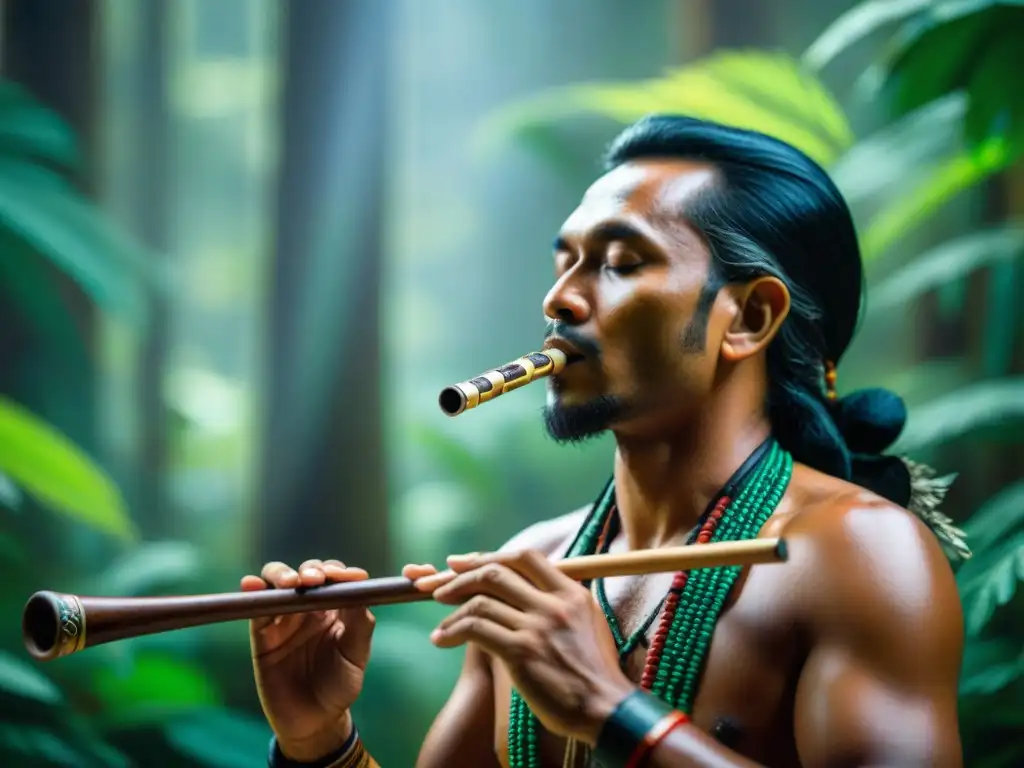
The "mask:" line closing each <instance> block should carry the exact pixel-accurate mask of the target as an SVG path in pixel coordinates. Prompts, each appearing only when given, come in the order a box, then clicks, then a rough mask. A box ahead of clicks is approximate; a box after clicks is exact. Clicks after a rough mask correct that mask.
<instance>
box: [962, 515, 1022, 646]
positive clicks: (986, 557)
mask: <svg viewBox="0 0 1024 768" xmlns="http://www.w3.org/2000/svg"><path fill="white" fill-rule="evenodd" d="M1021 579H1024V531H1022V532H1018V533H1017V535H1015V536H1012V537H1010V538H1008V539H1005V540H1004V541H1003V542H1002V543H1001V544H1000V545H999V546H996V547H992V548H990V549H988V550H985V551H984V552H983V553H981V554H980V555H978V554H976V555H975V556H974V557H972V558H971V559H970V560H968V561H967V562H966V563H965V564H964V566H963V568H961V569H960V571H959V572H958V573H957V582H958V583H959V585H960V593H961V598H962V600H963V604H964V619H965V629H966V632H967V634H968V636H970V637H974V636H976V635H978V634H979V633H980V632H981V630H982V629H984V628H985V625H986V624H988V621H989V619H990V618H992V614H993V613H994V612H995V610H996V608H998V607H999V606H1001V605H1006V604H1007V603H1008V602H1010V600H1011V599H1013V596H1014V594H1016V592H1017V582H1018V581H1020V580H1021Z"/></svg>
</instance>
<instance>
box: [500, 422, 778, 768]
mask: <svg viewBox="0 0 1024 768" xmlns="http://www.w3.org/2000/svg"><path fill="white" fill-rule="evenodd" d="M792 469H793V459H792V457H791V456H790V455H789V454H788V453H787V452H786V451H784V450H782V449H781V447H780V446H779V445H778V444H777V443H774V442H773V443H772V445H771V446H770V448H769V450H768V452H767V453H766V455H765V456H764V458H763V459H762V460H761V461H760V462H759V465H758V466H757V467H756V468H755V469H754V471H753V472H752V473H751V474H750V476H749V477H748V479H747V481H746V482H745V483H744V485H743V487H742V488H741V490H740V492H739V493H738V494H736V497H735V498H734V499H733V500H732V501H731V502H730V504H729V506H728V508H727V509H726V511H725V513H724V514H723V515H722V517H721V518H720V520H719V522H718V525H717V527H716V528H715V531H714V533H713V534H712V536H711V541H714V542H719V541H742V540H749V539H752V538H755V537H756V536H757V535H758V534H759V533H760V530H761V528H762V527H763V526H764V523H765V522H766V521H767V520H768V518H769V517H770V516H771V515H772V513H773V512H774V510H775V508H776V507H777V506H778V503H779V501H780V500H781V498H782V496H783V495H784V493H785V490H786V487H787V486H788V485H789V481H790V478H791V477H792ZM611 486H612V484H611V483H609V485H608V488H607V490H606V492H605V493H604V494H603V495H602V498H601V501H600V502H599V505H598V510H597V513H596V514H594V515H593V516H592V517H591V519H590V521H589V522H588V524H587V526H586V528H585V529H584V531H583V532H582V533H581V535H580V537H579V539H578V541H577V543H576V545H575V546H574V547H573V548H572V549H571V551H570V553H569V556H570V557H577V556H580V555H586V554H593V553H595V552H596V550H597V541H598V538H599V537H600V534H601V530H602V529H603V527H604V525H605V523H606V522H607V519H608V515H609V514H610V513H611V510H612V508H613V504H614V490H613V488H612V487H611ZM741 571H742V568H740V567H736V566H731V567H727V568H717V569H701V570H698V571H693V572H692V573H691V574H690V578H689V579H688V580H687V582H686V586H685V587H684V589H683V592H682V594H681V595H680V599H679V604H678V606H677V609H676V615H675V616H674V618H673V621H672V623H671V626H670V628H669V632H668V636H667V637H666V640H665V646H664V648H663V649H662V655H661V659H660V661H659V663H658V667H657V669H656V671H655V676H654V683H653V685H652V692H653V693H654V694H655V695H657V696H659V697H660V698H662V699H663V700H665V701H668V702H669V703H670V704H672V705H673V706H675V707H678V708H679V709H681V710H682V711H684V712H689V711H690V709H691V708H692V705H693V701H694V699H695V698H696V694H697V690H698V686H699V681H700V676H701V673H702V671H703V669H704V665H705V663H706V661H707V654H708V652H709V650H710V647H711V642H712V639H713V637H714V629H715V626H716V624H717V622H718V619H719V617H720V616H721V613H722V611H723V610H724V607H725V603H726V601H727V599H728V596H729V593H730V591H731V590H732V588H733V586H734V585H735V583H736V580H737V578H738V577H739V574H740V572H741ZM597 586H598V595H599V600H601V597H600V596H601V595H602V593H603V589H601V585H600V584H598V585H597ZM606 603H607V600H606V599H605V600H602V609H603V611H604V613H605V618H606V620H607V621H608V626H609V628H610V630H611V632H612V636H613V637H614V638H615V640H616V645H617V646H619V648H620V649H621V650H622V652H628V651H631V650H632V649H634V648H635V647H636V643H637V642H638V641H639V639H640V637H641V636H642V633H643V631H644V625H643V624H641V625H640V627H638V629H637V630H636V631H635V632H634V633H633V634H632V635H630V637H628V638H623V636H622V631H621V628H620V627H619V625H618V620H617V619H616V617H615V615H614V612H613V611H612V610H611V608H610V606H608V607H607V608H606V606H605V604H606ZM539 732H540V725H539V722H538V721H537V719H536V717H534V715H533V713H532V712H530V711H529V708H528V707H527V705H526V703H525V701H523V700H522V699H521V698H520V697H519V696H518V694H515V693H513V698H512V709H511V711H510V716H509V762H510V765H511V768H540V753H539V746H538V735H539Z"/></svg>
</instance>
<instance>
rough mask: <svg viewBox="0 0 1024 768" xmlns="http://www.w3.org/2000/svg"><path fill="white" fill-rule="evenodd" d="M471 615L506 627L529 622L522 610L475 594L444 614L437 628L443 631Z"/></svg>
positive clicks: (521, 626) (518, 625) (514, 627)
mask: <svg viewBox="0 0 1024 768" xmlns="http://www.w3.org/2000/svg"><path fill="white" fill-rule="evenodd" d="M471 616H475V617H476V618H478V619H486V620H487V621H491V622H494V623H495V624H499V625H500V626H503V627H505V628H506V629H523V628H524V627H526V625H527V624H528V622H529V617H528V616H527V615H526V614H525V613H523V612H522V611H517V610H516V609H515V608H513V607H512V606H510V605H507V604H506V603H503V602H501V601H500V600H495V599H494V598H492V597H485V596H484V595H477V596H476V597H474V598H472V599H471V600H469V601H468V602H466V603H465V604H464V605H461V606H459V608H457V609H456V610H455V611H453V612H452V613H451V614H449V615H448V616H446V617H445V618H444V619H443V620H442V621H441V623H440V624H438V625H437V628H438V629H440V630H441V631H442V632H443V631H444V630H446V629H448V628H449V627H452V626H454V625H455V624H458V623H459V622H460V621H462V620H463V619H465V618H468V617H471Z"/></svg>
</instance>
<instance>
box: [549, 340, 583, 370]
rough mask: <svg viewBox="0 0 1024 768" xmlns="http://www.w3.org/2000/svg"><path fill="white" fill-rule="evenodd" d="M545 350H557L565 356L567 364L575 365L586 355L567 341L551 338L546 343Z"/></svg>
mask: <svg viewBox="0 0 1024 768" xmlns="http://www.w3.org/2000/svg"><path fill="white" fill-rule="evenodd" d="M544 349H557V350H558V351H559V352H562V353H563V354H565V357H566V363H567V364H568V363H575V362H577V361H579V360H582V359H583V358H584V357H586V355H584V354H583V353H582V352H580V350H579V349H578V348H577V347H575V346H574V345H573V344H572V343H570V342H568V341H566V340H565V339H561V338H556V337H551V338H549V339H548V340H547V341H546V342H545V343H544Z"/></svg>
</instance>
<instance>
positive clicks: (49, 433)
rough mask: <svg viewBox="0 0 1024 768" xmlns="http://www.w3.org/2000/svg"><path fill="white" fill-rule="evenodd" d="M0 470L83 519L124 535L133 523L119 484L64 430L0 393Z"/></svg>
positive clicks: (130, 532)
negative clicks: (119, 489)
mask: <svg viewBox="0 0 1024 768" xmlns="http://www.w3.org/2000/svg"><path fill="white" fill-rule="evenodd" d="M0 471H2V472H3V473H4V474H6V475H7V476H8V477H10V478H11V479H12V480H13V481H14V482H16V483H17V484H18V485H19V486H20V487H21V488H22V489H23V490H24V491H26V492H28V493H29V494H31V495H33V496H35V497H36V498H37V499H39V500H40V501H42V502H44V503H46V504H49V505H50V506H52V507H53V508H54V509H56V510H58V511H60V512H63V513H64V514H67V515H69V516H70V517H72V518H74V519H76V520H78V521H79V522H81V523H84V524H86V525H89V526H92V527H93V528H95V529H97V530H100V531H103V532H105V533H109V534H112V535H114V536H117V537H119V538H122V539H131V538H133V537H134V528H133V525H132V522H131V520H130V519H129V517H128V513H127V511H126V508H125V503H124V500H123V499H122V498H121V494H120V492H119V491H118V489H117V487H116V486H115V485H114V483H113V482H112V481H111V480H110V478H109V477H108V476H107V475H106V473H105V472H104V471H103V470H102V469H101V468H100V467H99V466H97V465H96V464H95V463H94V462H93V461H91V460H90V459H89V457H88V456H86V455H85V454H84V453H83V452H82V451H81V450H79V449H78V448H77V447H76V446H75V445H74V444H73V443H71V441H69V440H68V439H67V438H66V437H65V436H64V435H62V434H61V433H60V432H58V431H57V430H55V429H54V428H53V427H51V426H50V425H49V424H47V423H46V422H44V421H42V420H41V419H39V418H37V417H36V416H34V415H33V414H31V413H29V412H28V411H27V410H25V409H24V408H22V407H21V406H20V405H18V404H17V403H14V402H11V401H10V400H7V399H5V398H0Z"/></svg>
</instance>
